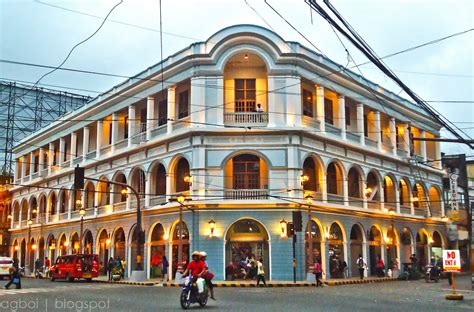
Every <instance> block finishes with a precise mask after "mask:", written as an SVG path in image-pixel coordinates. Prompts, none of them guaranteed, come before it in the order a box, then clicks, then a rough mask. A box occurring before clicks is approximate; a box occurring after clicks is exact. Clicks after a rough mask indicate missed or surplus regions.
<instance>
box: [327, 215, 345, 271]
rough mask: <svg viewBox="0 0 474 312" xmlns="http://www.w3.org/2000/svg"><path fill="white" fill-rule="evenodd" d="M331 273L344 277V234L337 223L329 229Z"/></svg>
mask: <svg viewBox="0 0 474 312" xmlns="http://www.w3.org/2000/svg"><path fill="white" fill-rule="evenodd" d="M328 243H329V273H330V277H331V278H342V277H344V236H343V234H342V229H341V227H340V226H339V224H337V223H333V224H332V225H331V227H330V229H329V238H328Z"/></svg>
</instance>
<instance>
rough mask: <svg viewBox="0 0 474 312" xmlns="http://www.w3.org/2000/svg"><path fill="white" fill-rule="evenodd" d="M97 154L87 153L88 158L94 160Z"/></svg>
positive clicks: (93, 152) (94, 152)
mask: <svg viewBox="0 0 474 312" xmlns="http://www.w3.org/2000/svg"><path fill="white" fill-rule="evenodd" d="M96 154H97V153H96V151H92V152H89V153H87V155H86V158H87V159H91V160H92V159H94V158H95V156H96Z"/></svg>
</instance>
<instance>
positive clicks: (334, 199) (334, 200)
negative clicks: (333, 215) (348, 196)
mask: <svg viewBox="0 0 474 312" xmlns="http://www.w3.org/2000/svg"><path fill="white" fill-rule="evenodd" d="M328 203H330V204H338V205H344V196H342V195H338V194H330V193H328Z"/></svg>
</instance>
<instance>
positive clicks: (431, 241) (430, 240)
mask: <svg viewBox="0 0 474 312" xmlns="http://www.w3.org/2000/svg"><path fill="white" fill-rule="evenodd" d="M433 243H434V240H433V238H432V237H429V238H428V244H430V245H431V244H433Z"/></svg>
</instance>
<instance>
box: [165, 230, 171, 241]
mask: <svg viewBox="0 0 474 312" xmlns="http://www.w3.org/2000/svg"><path fill="white" fill-rule="evenodd" d="M169 238H170V236H169V234H168V231H165V233H164V234H163V239H164V240H167V239H169Z"/></svg>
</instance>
